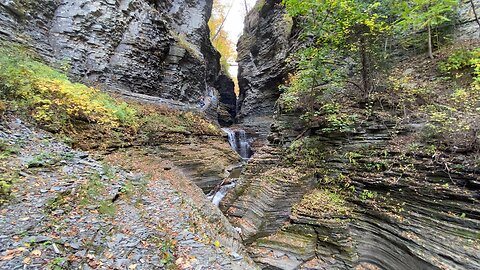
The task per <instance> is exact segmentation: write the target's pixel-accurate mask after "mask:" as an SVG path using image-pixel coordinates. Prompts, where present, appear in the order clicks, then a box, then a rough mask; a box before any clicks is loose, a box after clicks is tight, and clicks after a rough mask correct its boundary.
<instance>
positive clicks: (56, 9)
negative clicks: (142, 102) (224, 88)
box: [0, 0, 233, 103]
mask: <svg viewBox="0 0 480 270" xmlns="http://www.w3.org/2000/svg"><path fill="white" fill-rule="evenodd" d="M211 8H212V1H205V0H169V1H146V0H121V1H115V0H104V1H94V0H81V1H78V0H50V1H2V4H1V5H0V38H1V39H3V40H10V41H17V42H21V43H23V44H25V45H28V46H31V47H33V48H34V49H35V50H36V51H37V52H38V53H39V54H40V55H41V56H42V57H43V58H45V59H46V60H47V61H49V62H50V63H51V64H54V65H56V66H57V67H59V68H64V69H65V70H68V71H69V73H70V75H71V76H72V77H74V78H76V79H78V80H82V81H84V82H89V83H91V84H101V85H105V86H106V87H107V88H110V89H114V90H119V91H122V92H134V93H139V94H145V95H149V96H156V97H162V98H168V99H173V100H176V101H183V102H190V103H193V102H196V101H197V100H198V98H199V97H201V96H202V95H205V93H207V92H208V90H207V88H208V87H209V86H213V85H214V83H215V80H216V79H217V75H218V72H219V64H218V63H219V61H218V59H219V55H218V53H217V52H216V51H215V50H214V49H213V47H212V45H211V43H210V41H209V30H208V26H207V21H208V19H209V17H210V13H211ZM232 91H233V89H232Z"/></svg>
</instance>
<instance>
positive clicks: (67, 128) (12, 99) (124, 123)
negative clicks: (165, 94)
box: [0, 43, 221, 143]
mask: <svg viewBox="0 0 480 270" xmlns="http://www.w3.org/2000/svg"><path fill="white" fill-rule="evenodd" d="M1 45H2V46H1V48H0V90H1V91H0V115H1V114H3V113H4V112H5V110H6V109H7V108H8V109H10V110H17V112H19V113H20V114H23V115H24V116H25V117H28V118H31V119H32V120H34V121H35V122H36V123H37V124H38V125H40V126H41V127H43V128H45V129H48V130H50V131H53V132H55V133H61V134H65V135H68V136H73V137H82V136H83V135H84V134H86V133H88V131H89V130H90V131H92V132H91V133H95V134H96V136H95V137H96V139H98V136H99V134H101V135H100V136H103V137H104V138H109V137H112V138H117V139H118V138H123V139H121V140H120V141H139V142H140V143H145V142H147V143H148V142H151V141H152V140H153V138H158V137H159V136H162V134H165V133H183V134H188V133H192V134H206V135H220V134H221V131H220V130H219V128H218V126H216V125H214V124H213V123H210V122H209V121H207V120H206V119H205V117H204V116H202V115H199V114H196V113H193V112H180V111H176V110H172V109H168V108H166V107H162V106H158V105H144V104H137V103H135V102H133V101H125V100H121V99H120V98H116V97H114V96H112V95H110V94H107V93H105V92H103V91H101V90H99V89H98V88H94V87H88V86H86V85H83V84H80V83H73V82H71V81H70V79H69V78H68V77H67V76H66V75H65V74H64V73H62V72H60V71H58V70H55V69H53V68H51V67H49V66H47V65H46V64H44V63H42V62H41V61H40V60H38V58H37V57H36V55H35V54H34V53H32V52H31V51H30V50H28V49H26V48H24V47H21V46H18V45H14V44H11V43H2V44H1ZM77 139H79V140H82V139H80V138H77ZM106 141H108V140H106Z"/></svg>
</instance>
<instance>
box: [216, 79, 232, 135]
mask: <svg viewBox="0 0 480 270" xmlns="http://www.w3.org/2000/svg"><path fill="white" fill-rule="evenodd" d="M215 88H216V89H217V90H218V93H219V96H220V100H219V102H220V103H219V108H218V122H219V123H220V125H221V126H231V125H233V124H234V123H235V117H236V116H237V95H236V94H235V92H234V91H233V89H234V88H235V84H234V83H233V81H232V79H231V78H230V77H229V76H228V75H226V74H223V72H222V73H221V74H220V76H218V79H217V81H216V82H215Z"/></svg>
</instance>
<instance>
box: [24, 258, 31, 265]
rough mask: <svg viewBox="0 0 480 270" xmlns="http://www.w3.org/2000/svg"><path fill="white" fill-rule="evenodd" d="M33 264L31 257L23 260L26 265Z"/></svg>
mask: <svg viewBox="0 0 480 270" xmlns="http://www.w3.org/2000/svg"><path fill="white" fill-rule="evenodd" d="M31 262H32V258H30V257H26V258H25V259H23V263H24V264H30V263H31Z"/></svg>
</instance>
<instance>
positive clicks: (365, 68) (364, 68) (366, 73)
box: [360, 35, 371, 98]
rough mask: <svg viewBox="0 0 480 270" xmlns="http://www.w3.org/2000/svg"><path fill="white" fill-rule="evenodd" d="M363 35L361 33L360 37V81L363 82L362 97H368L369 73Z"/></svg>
mask: <svg viewBox="0 0 480 270" xmlns="http://www.w3.org/2000/svg"><path fill="white" fill-rule="evenodd" d="M365 42H366V41H365V37H364V36H363V35H362V36H361V37H360V58H361V59H362V83H363V91H364V93H363V94H364V98H367V97H368V93H369V92H370V90H371V89H370V87H371V85H370V74H369V71H368V70H369V67H368V55H367V45H366V44H365Z"/></svg>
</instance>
